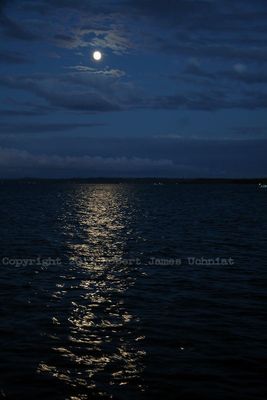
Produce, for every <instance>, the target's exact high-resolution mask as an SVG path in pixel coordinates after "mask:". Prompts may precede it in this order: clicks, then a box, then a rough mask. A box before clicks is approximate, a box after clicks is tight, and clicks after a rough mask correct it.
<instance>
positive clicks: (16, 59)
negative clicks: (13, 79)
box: [0, 50, 29, 64]
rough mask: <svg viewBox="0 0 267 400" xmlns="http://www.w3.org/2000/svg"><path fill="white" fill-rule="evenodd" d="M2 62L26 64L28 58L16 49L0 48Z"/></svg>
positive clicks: (0, 60)
mask: <svg viewBox="0 0 267 400" xmlns="http://www.w3.org/2000/svg"><path fill="white" fill-rule="evenodd" d="M0 62H1V63H10V64H26V63H28V62H29V60H28V58H27V57H25V56H24V55H22V54H21V53H18V52H16V51H8V50H0Z"/></svg>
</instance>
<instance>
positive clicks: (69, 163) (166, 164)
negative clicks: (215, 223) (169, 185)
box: [0, 147, 174, 176]
mask: <svg viewBox="0 0 267 400" xmlns="http://www.w3.org/2000/svg"><path fill="white" fill-rule="evenodd" d="M0 166H1V168H8V169H9V170H10V169H13V170H14V168H15V169H16V170H17V174H18V175H21V174H20V171H21V170H24V171H27V172H28V171H29V169H30V171H31V174H32V176H36V174H35V170H37V171H39V172H41V171H42V173H49V172H45V171H47V170H48V171H49V170H54V171H65V172H66V173H69V172H70V173H71V174H73V175H75V174H77V173H78V174H79V175H84V174H85V175H86V176H95V175H98V174H99V173H104V174H106V175H107V176H110V175H112V173H115V174H117V176H119V175H124V174H125V173H126V174H127V172H128V173H129V174H133V173H137V174H139V173H140V172H141V173H142V172H144V171H146V172H154V173H156V172H161V171H164V170H166V169H172V168H173V167H174V165H173V162H172V161H171V160H167V159H159V160H153V159H150V158H139V157H132V158H127V157H101V156H87V155H84V156H80V157H75V156H59V155H54V154H53V155H47V154H37V155H36V154H31V153H29V152H28V151H25V150H19V149H12V148H1V147H0Z"/></svg>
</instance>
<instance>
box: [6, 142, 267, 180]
mask: <svg viewBox="0 0 267 400" xmlns="http://www.w3.org/2000/svg"><path fill="white" fill-rule="evenodd" d="M66 140H71V138H69V139H68V138H66ZM107 141H108V147H107V146H106V144H105V143H104V142H103V140H102V139H101V138H95V139H90V138H84V139H83V141H81V142H80V141H77V138H76V139H74V138H73V142H72V143H73V150H72V151H71V152H70V146H68V148H67V149H65V154H62V149H61V153H55V152H54V151H53V152H52V153H51V152H50V153H47V152H44V151H43V152H40V151H39V152H38V151H37V152H36V151H29V150H25V149H20V148H17V147H7V146H6V147H3V146H2V148H1V147H0V166H1V174H5V175H8V173H9V172H10V171H11V170H12V174H13V177H18V176H53V177H55V176H60V177H68V176H83V177H90V176H170V177H171V176H175V177H214V176H217V177H257V176H262V175H263V171H266V170H267V159H266V151H267V140H252V139H249V140H242V139H240V140H233V139H229V140H227V139H225V140H212V139H207V140H203V139H196V138H195V139H186V138H184V139H175V140H174V139H171V138H166V139H164V138H157V139H148V138H141V137H140V138H135V139H132V140H130V141H129V140H127V139H126V138H120V139H119V138H113V139H112V138H109V139H108V140H107ZM77 146H79V147H80V152H79V154H78V153H77ZM75 147H76V149H75ZM75 150H76V151H75ZM75 153H76V154H75ZM98 154H101V156H99V155H98ZM248 160H254V162H253V163H249V162H248Z"/></svg>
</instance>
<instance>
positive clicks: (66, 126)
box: [0, 123, 104, 134]
mask: <svg viewBox="0 0 267 400" xmlns="http://www.w3.org/2000/svg"><path fill="white" fill-rule="evenodd" d="M103 125H104V124H101V123H38V124H36V123H35V124H23V123H20V124H11V123H1V124H0V129H1V133H3V134H6V133H17V134H20V133H43V132H66V131H70V130H75V129H80V128H95V127H98V126H103Z"/></svg>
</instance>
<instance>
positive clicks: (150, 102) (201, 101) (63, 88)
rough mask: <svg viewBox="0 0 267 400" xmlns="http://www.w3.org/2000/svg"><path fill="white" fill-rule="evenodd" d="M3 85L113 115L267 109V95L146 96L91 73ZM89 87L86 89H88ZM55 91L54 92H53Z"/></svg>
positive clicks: (216, 91)
mask: <svg viewBox="0 0 267 400" xmlns="http://www.w3.org/2000/svg"><path fill="white" fill-rule="evenodd" d="M0 85H2V86H6V87H9V88H13V89H22V90H26V91H29V92H31V93H33V94H34V95H37V96H38V97H40V98H42V99H43V100H46V101H47V102H48V104H49V105H50V106H52V107H54V109H57V108H58V109H67V110H72V111H78V112H87V113H94V112H113V111H125V110H129V109H140V108H143V109H162V110H177V109H188V110H202V111H216V110H222V109H234V108H243V109H250V110H251V109H263V108H266V106H267V96H266V94H265V92H260V91H247V90H243V91H242V92H237V93H235V92H233V90H231V91H229V89H228V88H224V87H223V86H222V87H218V88H214V87H213V86H212V85H211V86H207V87H206V88H205V90H201V89H199V90H198V91H197V90H195V91H189V90H187V91H186V92H183V93H182V94H174V95H155V96H153V97H151V96H149V95H147V94H146V95H144V93H142V92H140V91H138V89H137V88H135V87H134V86H133V85H131V84H129V83H127V82H120V81H118V80H117V79H114V77H112V76H111V77H110V76H108V77H107V76H95V75H94V74H91V73H67V74H61V75H58V76H51V75H48V74H43V75H32V76H18V77H10V76H9V77H8V76H7V77H6V76H2V77H0ZM85 87H87V89H86V90H85V89H84V88H85ZM51 88H52V89H51Z"/></svg>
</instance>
